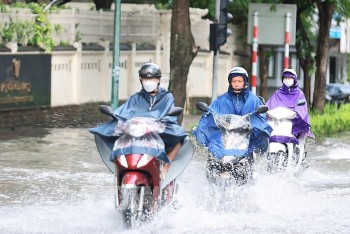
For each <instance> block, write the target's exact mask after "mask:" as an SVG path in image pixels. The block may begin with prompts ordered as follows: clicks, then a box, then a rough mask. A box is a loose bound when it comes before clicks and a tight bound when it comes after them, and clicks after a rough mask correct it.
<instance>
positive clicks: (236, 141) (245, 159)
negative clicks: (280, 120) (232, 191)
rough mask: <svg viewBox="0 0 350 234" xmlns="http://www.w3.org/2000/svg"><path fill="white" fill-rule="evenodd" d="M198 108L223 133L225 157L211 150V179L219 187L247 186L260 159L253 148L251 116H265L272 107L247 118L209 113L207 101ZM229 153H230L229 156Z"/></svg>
mask: <svg viewBox="0 0 350 234" xmlns="http://www.w3.org/2000/svg"><path fill="white" fill-rule="evenodd" d="M197 108H198V109H199V110H200V111H202V112H204V113H208V114H211V115H212V116H213V119H214V122H215V125H216V127H217V128H218V129H220V131H221V133H222V139H221V141H222V143H223V146H224V149H223V150H224V151H225V153H224V155H223V156H222V157H220V156H218V154H217V152H214V151H211V150H210V149H209V155H208V159H207V166H206V175H207V178H208V179H209V181H211V182H212V183H213V184H216V185H219V186H221V185H224V186H226V185H232V184H236V185H243V184H246V183H247V182H248V181H249V180H250V179H251V178H252V177H253V172H254V167H253V164H254V161H255V157H256V154H255V152H253V150H252V148H251V147H250V135H251V132H252V126H251V116H252V114H262V113H265V112H266V111H267V110H268V107H267V106H265V105H261V106H258V107H257V109H256V110H255V112H253V113H249V114H246V115H243V116H240V115H234V114H225V115H218V114H216V113H213V112H209V107H208V105H207V104H206V103H204V102H198V103H197ZM267 144H268V143H267ZM209 148H210V147H209ZM227 152H230V154H228V155H227V154H226V153H227Z"/></svg>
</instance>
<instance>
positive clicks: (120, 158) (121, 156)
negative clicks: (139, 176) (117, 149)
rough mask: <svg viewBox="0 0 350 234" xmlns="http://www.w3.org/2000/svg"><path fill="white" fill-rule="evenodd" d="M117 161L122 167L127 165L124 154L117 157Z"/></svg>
mask: <svg viewBox="0 0 350 234" xmlns="http://www.w3.org/2000/svg"><path fill="white" fill-rule="evenodd" d="M117 161H118V162H119V163H120V165H122V166H123V167H128V162H127V161H126V158H125V155H120V156H119V157H117Z"/></svg>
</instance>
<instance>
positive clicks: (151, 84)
mask: <svg viewBox="0 0 350 234" xmlns="http://www.w3.org/2000/svg"><path fill="white" fill-rule="evenodd" d="M142 86H143V88H144V89H145V90H146V92H148V93H151V92H153V91H154V90H155V89H156V88H157V87H158V82H157V81H153V80H147V81H143V82H142Z"/></svg>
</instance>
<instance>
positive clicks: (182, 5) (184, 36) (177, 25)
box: [169, 0, 201, 124]
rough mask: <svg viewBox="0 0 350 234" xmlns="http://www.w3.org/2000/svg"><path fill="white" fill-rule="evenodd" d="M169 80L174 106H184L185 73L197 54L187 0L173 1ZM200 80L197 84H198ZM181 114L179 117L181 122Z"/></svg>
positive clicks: (186, 73)
mask: <svg viewBox="0 0 350 234" xmlns="http://www.w3.org/2000/svg"><path fill="white" fill-rule="evenodd" d="M170 43H171V45H170V81H169V90H170V91H172V92H173V94H174V97H175V104H176V106H180V107H184V106H185V102H186V84H187V75H188V72H189V69H190V66H191V63H192V61H193V59H194V58H195V56H196V55H197V52H198V48H197V46H196V44H195V41H194V38H193V35H192V32H191V21H190V6H189V1H188V0H177V1H173V10H172V18H171V39H170ZM200 83H201V82H200V80H199V81H198V85H200ZM182 119H183V116H182V115H181V116H180V117H179V123H180V124H181V123H182Z"/></svg>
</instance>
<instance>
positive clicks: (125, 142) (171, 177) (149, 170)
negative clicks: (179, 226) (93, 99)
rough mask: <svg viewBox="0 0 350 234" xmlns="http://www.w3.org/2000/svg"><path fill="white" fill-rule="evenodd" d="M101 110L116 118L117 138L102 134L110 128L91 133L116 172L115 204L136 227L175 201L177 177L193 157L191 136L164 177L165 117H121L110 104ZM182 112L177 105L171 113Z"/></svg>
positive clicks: (109, 166) (175, 114) (100, 150)
mask: <svg viewBox="0 0 350 234" xmlns="http://www.w3.org/2000/svg"><path fill="white" fill-rule="evenodd" d="M100 111H101V112H102V113H103V114H106V115H109V116H111V117H112V118H113V120H112V122H114V123H115V124H114V126H115V129H114V136H115V138H114V139H113V138H107V137H105V136H103V134H99V133H98V132H99V131H100V132H102V131H110V130H111V129H108V128H107V129H106V128H104V129H103V130H101V129H100V130H98V131H94V132H93V131H91V132H92V133H93V134H94V135H95V141H96V146H97V149H98V151H99V153H100V156H101V158H102V160H103V162H104V163H105V164H106V166H107V167H108V168H109V169H110V170H111V172H113V173H114V175H115V206H116V208H118V210H120V212H121V215H122V217H123V223H124V224H125V226H126V227H128V228H130V227H131V228H132V227H135V226H137V225H138V224H139V223H140V222H141V221H145V220H148V219H149V218H150V217H152V215H153V214H154V213H156V212H157V211H158V210H159V209H161V208H163V207H166V206H170V205H171V204H173V203H174V201H175V196H176V190H177V184H176V178H177V177H178V176H179V175H180V174H181V173H182V172H183V170H184V169H185V168H186V166H187V164H188V162H189V161H190V159H191V158H192V155H193V145H192V143H191V141H190V140H189V138H188V137H187V138H185V140H184V142H183V144H182V147H181V149H180V150H179V152H178V154H177V156H176V159H175V160H174V161H173V162H172V163H171V164H170V167H169V170H168V172H167V173H166V175H165V176H163V175H162V171H163V165H164V164H165V163H166V162H167V160H168V158H167V155H166V154H165V153H164V154H160V155H159V152H165V146H164V142H163V140H162V138H161V137H160V135H159V134H160V133H162V132H163V131H164V129H165V124H164V123H163V122H162V121H161V119H155V118H149V117H135V118H132V119H129V120H121V119H120V118H118V117H117V116H115V114H114V113H113V109H112V108H111V107H110V106H105V105H100ZM181 113H182V108H178V107H173V108H172V109H171V110H170V112H169V113H168V114H167V116H178V115H179V114H181ZM115 139H116V140H115ZM113 141H114V142H113ZM154 155H158V156H154Z"/></svg>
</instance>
